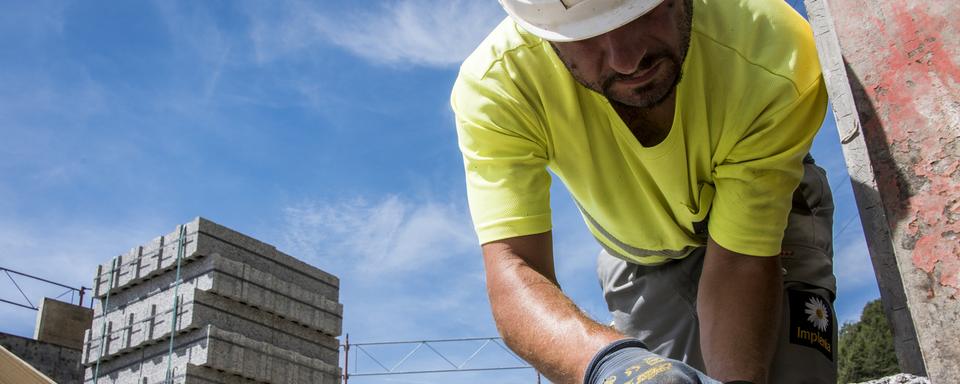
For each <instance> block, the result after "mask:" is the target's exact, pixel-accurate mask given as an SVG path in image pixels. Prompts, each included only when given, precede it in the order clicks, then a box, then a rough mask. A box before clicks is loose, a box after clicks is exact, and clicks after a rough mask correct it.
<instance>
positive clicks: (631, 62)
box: [601, 28, 647, 75]
mask: <svg viewBox="0 0 960 384" xmlns="http://www.w3.org/2000/svg"><path fill="white" fill-rule="evenodd" d="M629 32H630V31H629V30H628V29H627V28H618V29H615V30H613V31H610V32H607V33H606V34H603V35H601V39H602V43H603V45H604V48H605V51H606V59H607V66H609V67H610V69H613V70H614V71H616V72H617V73H621V74H625V75H629V74H632V73H634V72H636V71H637V69H638V67H639V65H640V61H641V60H643V57H644V55H646V53H647V50H646V48H644V47H643V46H642V44H641V43H640V41H638V40H637V39H636V37H635V36H634V35H633V34H631V33H629Z"/></svg>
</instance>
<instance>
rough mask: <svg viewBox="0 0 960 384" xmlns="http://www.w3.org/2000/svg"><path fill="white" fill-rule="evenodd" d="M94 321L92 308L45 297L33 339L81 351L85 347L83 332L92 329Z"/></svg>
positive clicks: (38, 314)
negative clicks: (91, 324)
mask: <svg viewBox="0 0 960 384" xmlns="http://www.w3.org/2000/svg"><path fill="white" fill-rule="evenodd" d="M92 320H93V310H92V309H90V308H85V307H81V306H78V305H73V304H70V303H64V302H62V301H57V300H54V299H51V298H48V297H45V298H43V302H41V303H40V308H39V310H38V311H37V323H36V327H35V328H34V331H33V338H34V339H36V340H37V341H42V342H47V343H52V344H57V345H62V346H64V347H67V348H72V349H76V350H80V349H81V348H82V347H83V332H84V331H85V330H86V329H88V328H90V323H91V321H92Z"/></svg>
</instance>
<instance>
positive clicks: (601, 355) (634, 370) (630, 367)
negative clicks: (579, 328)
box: [583, 339, 722, 384]
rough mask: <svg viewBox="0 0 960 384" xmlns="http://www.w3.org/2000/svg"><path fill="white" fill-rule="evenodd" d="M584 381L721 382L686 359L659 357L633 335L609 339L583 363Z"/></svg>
mask: <svg viewBox="0 0 960 384" xmlns="http://www.w3.org/2000/svg"><path fill="white" fill-rule="evenodd" d="M583 383H584V384H722V383H720V382H719V381H717V380H714V379H711V378H710V377H708V376H707V375H706V374H704V373H703V372H700V371H698V370H696V369H694V368H693V367H691V366H689V365H687V364H686V363H684V362H682V361H678V360H674V359H667V358H664V357H661V356H659V355H657V354H655V353H653V352H650V351H648V350H647V346H646V345H644V344H643V342H641V341H640V340H637V339H623V340H618V341H615V342H613V343H612V344H610V345H608V346H606V347H604V348H603V349H601V350H600V352H597V354H596V355H595V356H594V357H593V360H592V361H590V364H589V365H588V366H587V371H586V373H585V374H584V379H583Z"/></svg>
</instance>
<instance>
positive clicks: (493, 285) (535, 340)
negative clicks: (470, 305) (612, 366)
mask: <svg viewBox="0 0 960 384" xmlns="http://www.w3.org/2000/svg"><path fill="white" fill-rule="evenodd" d="M485 260H486V262H485V264H486V268H487V291H488V294H489V296H490V304H491V306H492V309H493V315H494V319H495V320H496V323H497V328H498V330H499V331H500V334H501V335H502V336H503V338H504V340H505V341H506V343H507V345H508V346H510V348H511V349H513V350H514V351H515V352H516V353H517V354H518V355H520V356H521V357H523V358H524V359H525V360H527V361H528V362H530V364H531V365H533V366H534V367H536V368H537V370H539V371H540V372H541V373H543V374H544V375H545V376H547V377H548V378H549V379H550V380H551V381H553V382H555V383H578V382H580V381H581V380H582V378H583V372H584V370H585V368H586V366H587V364H588V363H589V362H590V359H591V358H592V357H593V355H594V354H595V353H596V352H597V351H599V350H600V349H601V348H603V347H604V346H606V345H607V344H609V343H611V342H613V341H615V340H618V339H621V338H624V336H623V335H621V334H620V333H618V332H616V331H615V330H613V329H612V328H610V327H606V326H603V325H600V324H598V323H596V322H595V321H593V320H591V319H590V318H589V317H588V316H586V315H585V314H584V313H583V312H581V311H580V310H579V309H578V308H577V306H576V305H575V304H574V303H573V302H572V301H570V299H569V298H567V297H566V296H565V295H564V294H563V292H562V291H561V290H560V288H559V287H558V286H557V284H556V281H555V278H554V277H553V276H552V270H550V271H547V273H546V274H547V275H550V276H545V274H544V273H541V272H539V271H537V270H536V269H535V268H534V267H532V266H531V265H529V264H527V263H526V262H525V261H523V260H522V259H520V258H518V257H516V256H515V255H513V254H512V253H511V251H510V250H502V251H500V252H496V253H493V254H488V255H487V256H486V257H485Z"/></svg>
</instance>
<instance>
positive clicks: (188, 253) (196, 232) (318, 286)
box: [93, 218, 340, 301]
mask: <svg viewBox="0 0 960 384" xmlns="http://www.w3.org/2000/svg"><path fill="white" fill-rule="evenodd" d="M181 227H183V228H185V230H184V232H183V234H182V236H181V232H180V229H181ZM178 252H181V253H182V257H181V263H183V262H188V260H192V259H194V258H196V257H198V256H199V257H203V256H210V255H214V254H219V255H221V256H223V257H225V258H228V259H232V260H235V261H239V262H242V263H244V264H248V265H250V266H252V267H254V268H256V269H258V270H263V271H271V274H273V275H275V276H277V277H279V278H281V279H283V281H285V282H288V283H289V284H294V285H297V286H300V287H303V288H306V289H309V290H311V291H314V292H318V293H320V294H321V295H323V296H325V297H328V298H330V299H331V300H334V301H336V300H337V299H338V296H339V287H340V281H339V279H338V278H337V277H336V276H333V275H331V274H329V273H327V272H324V271H322V270H320V269H317V268H315V267H313V266H311V265H309V264H307V263H304V262H302V261H300V260H297V259H295V258H293V257H292V256H290V255H287V254H285V253H283V252H280V251H278V250H277V249H276V248H275V247H273V246H272V245H269V244H266V243H263V242H261V241H258V240H255V239H253V238H250V237H248V236H245V235H243V234H240V233H238V232H236V231H233V230H230V229H229V228H226V227H223V226H221V225H219V224H216V223H214V222H211V221H209V220H206V219H203V218H196V219H194V220H193V221H191V222H189V223H187V224H184V225H182V226H178V227H177V230H175V231H174V232H172V233H169V234H167V235H165V236H161V237H158V238H156V239H154V240H153V241H152V242H150V243H148V244H146V245H143V246H140V247H136V248H133V249H131V250H130V251H129V252H127V253H125V254H123V255H120V256H118V257H116V258H114V259H113V260H111V262H108V263H105V264H102V265H100V266H99V267H98V268H97V276H96V277H95V278H94V290H93V294H94V296H96V297H100V298H102V297H104V296H106V293H107V289H108V288H109V289H110V291H111V294H113V293H115V291H122V290H125V289H128V288H130V287H133V286H136V285H138V284H141V283H142V282H144V281H145V280H149V279H151V278H153V277H156V276H158V275H162V274H164V273H166V272H169V271H171V270H174V269H175V268H176V265H177V254H178ZM111 273H112V275H111ZM111 276H112V277H111Z"/></svg>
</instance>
